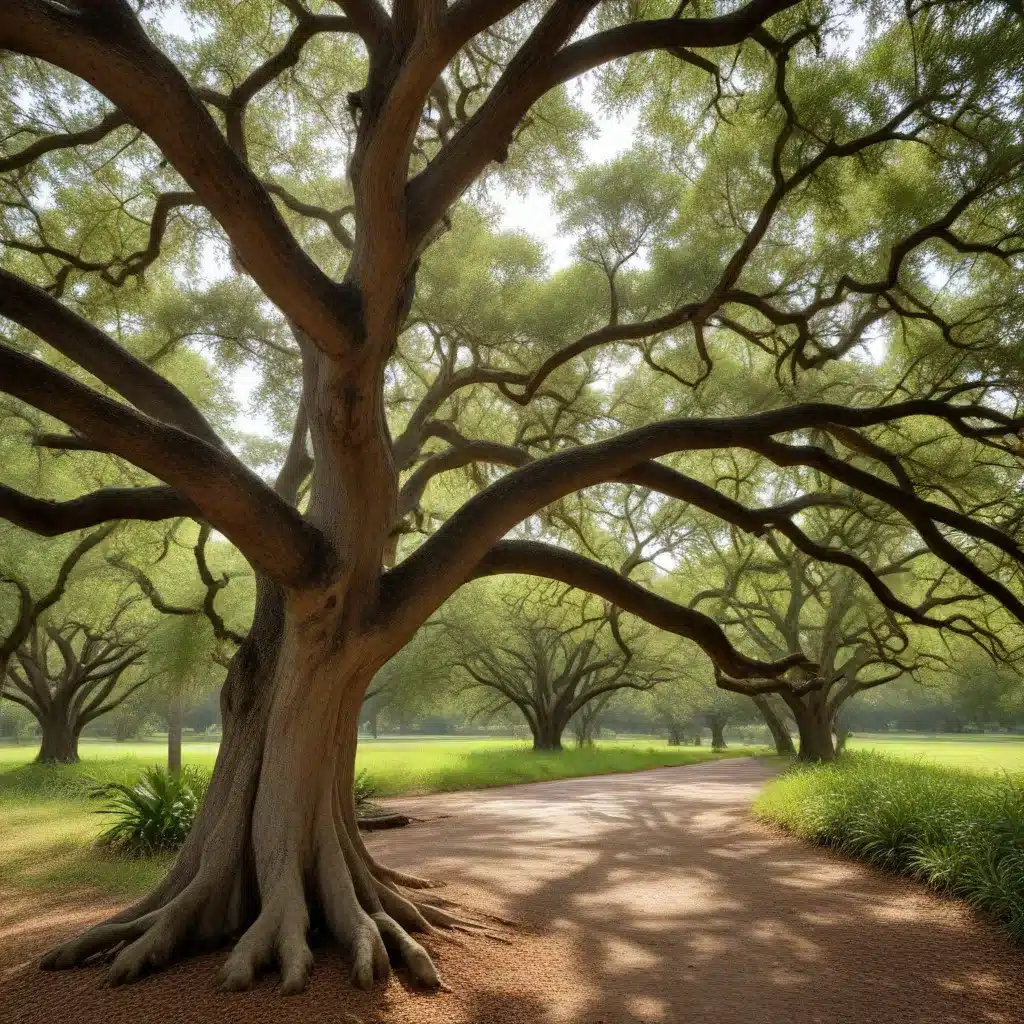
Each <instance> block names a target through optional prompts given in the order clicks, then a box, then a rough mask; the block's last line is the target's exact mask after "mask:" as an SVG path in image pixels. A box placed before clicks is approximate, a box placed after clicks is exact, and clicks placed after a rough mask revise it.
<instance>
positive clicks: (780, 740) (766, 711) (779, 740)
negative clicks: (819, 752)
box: [751, 694, 796, 754]
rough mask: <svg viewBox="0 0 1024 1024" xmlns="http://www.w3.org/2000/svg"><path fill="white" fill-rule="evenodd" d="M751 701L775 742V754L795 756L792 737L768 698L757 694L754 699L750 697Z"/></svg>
mask: <svg viewBox="0 0 1024 1024" xmlns="http://www.w3.org/2000/svg"><path fill="white" fill-rule="evenodd" d="M751 700H753V702H754V703H755V704H756V705H757V710H758V711H760V712H761V717H762V718H764V720H765V724H766V725H767V726H768V731H769V732H770V733H771V734H772V739H773V740H774V742H775V753H777V754H795V753H796V748H795V747H794V746H793V737H792V736H790V735H789V730H788V729H787V728H786V726H785V724H784V723H783V721H782V719H781V718H780V717H779V716H778V715H777V714H776V713H775V709H774V708H773V707H772V705H771V702H770V701H769V700H768V698H767V697H765V696H763V695H761V694H758V695H757V696H756V697H752V698H751Z"/></svg>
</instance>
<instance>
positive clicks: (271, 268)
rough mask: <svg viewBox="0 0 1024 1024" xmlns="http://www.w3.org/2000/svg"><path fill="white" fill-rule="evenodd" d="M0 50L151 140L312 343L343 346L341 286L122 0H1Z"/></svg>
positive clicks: (350, 325)
mask: <svg viewBox="0 0 1024 1024" xmlns="http://www.w3.org/2000/svg"><path fill="white" fill-rule="evenodd" d="M0 48H2V49H6V50H12V51H14V52H15V53H23V54H25V55H27V56H31V57H37V58H39V59H40V60H44V61H48V62H50V63H51V64H55V65H57V66H58V67H61V68H63V69H64V70H66V71H68V72H70V73H71V74H73V75H77V76H78V77H80V78H82V79H84V80H85V81H87V82H88V83H89V84H90V85H92V86H93V87H94V88H96V89H97V90H99V92H101V93H102V94H103V95H104V96H106V97H107V98H108V99H109V100H110V101H111V102H112V103H114V104H115V105H116V106H117V107H119V108H120V109H121V110H122V111H123V112H124V114H125V115H126V116H127V117H128V118H129V119H130V120H131V121H132V123H134V124H135V125H136V126H137V127H139V128H140V129H141V130H142V131H144V132H145V133H146V134H147V135H148V136H149V137H150V138H151V139H153V141H154V142H155V143H156V144H157V146H159V147H160V149H161V150H162V152H163V153H164V155H165V156H166V157H167V159H168V160H169V161H170V163H171V164H173V166H174V168H175V169H176V170H177V171H178V173H179V174H180V175H181V176H182V177H183V178H184V179H185V181H186V182H188V184H189V187H190V188H192V190H193V191H194V192H195V193H196V194H197V195H198V196H199V198H200V200H201V201H202V203H203V205H204V206H206V208H207V209H208V210H209V211H210V212H211V213H212V214H213V216H214V217H215V218H216V220H217V221H218V222H219V223H220V225H221V226H222V227H223V228H224V230H225V231H226V232H227V234H228V237H229V238H230V239H231V243H232V245H233V247H234V250H235V252H236V254H237V256H238V258H239V260H240V261H241V263H242V264H243V265H244V266H245V269H246V270H247V271H248V272H249V273H250V274H251V275H252V276H253V277H254V278H255V279H256V281H257V282H258V283H259V285H260V287H261V288H262V289H263V291H264V292H265V294H266V295H267V296H268V298H270V299H271V301H273V302H274V303H276V304H277V305H278V306H279V307H280V308H281V309H282V310H284V311H285V312H286V313H287V314H288V315H289V316H291V317H292V318H293V319H294V320H295V321H296V322H297V323H298V324H299V325H300V326H301V327H302V328H303V330H305V331H306V333H307V334H308V335H309V336H310V337H311V338H313V339H314V341H315V343H316V344H317V345H319V346H320V347H321V348H324V349H326V350H339V349H340V348H343V347H344V346H345V345H346V344H347V343H348V341H349V339H350V338H351V337H352V332H353V331H354V330H358V326H357V324H356V319H357V318H355V317H354V315H353V310H352V308H351V302H350V301H349V300H348V299H347V295H348V292H347V290H346V289H345V288H344V286H341V285H338V284H336V283H335V282H334V281H332V280H331V279H330V278H329V277H328V276H327V275H326V274H324V273H323V271H321V270H320V269H319V268H318V267H317V266H316V264H315V263H314V262H313V260H312V259H311V258H310V257H309V256H308V255H307V254H306V253H305V252H304V251H303V249H302V247H301V246H300V245H299V244H298V242H297V241H296V239H295V238H294V236H293V235H292V234H291V232H290V231H289V230H288V227H287V225H286V224H285V223H284V221H283V220H282V218H281V216H280V214H279V213H278V211H277V208H276V207H275V205H274V202H273V200H272V199H271V197H270V195H269V193H268V192H267V190H266V189H265V188H264V187H263V185H262V184H261V183H260V182H259V180H258V179H257V177H256V175H255V174H253V172H252V171H251V170H250V168H249V167H248V166H247V165H246V164H245V163H244V161H243V160H242V158H241V157H240V156H239V155H238V154H237V153H236V152H235V151H234V150H233V149H232V147H231V145H230V144H229V143H228V141H227V140H226V139H225V138H224V136H223V135H222V134H221V131H220V129H219V128H218V127H217V124H216V123H215V121H214V120H213V118H212V117H211V115H210V114H209V112H208V111H207V109H206V107H205V106H204V105H203V102H202V100H201V99H200V97H199V95H198V94H197V93H196V92H195V91H194V90H193V89H192V88H191V86H190V85H189V84H188V82H187V81H186V79H185V78H184V76H183V75H182V74H181V72H180V71H179V70H178V68H177V67H176V66H175V64H174V63H173V61H171V60H170V58H168V57H167V56H166V55H165V54H164V53H163V52H161V51H160V50H159V49H158V48H157V47H156V46H155V45H154V44H153V43H152V41H151V40H150V39H149V38H148V36H147V35H146V33H145V31H144V30H143V28H142V26H141V24H140V23H139V21H138V19H137V17H136V16H135V13H134V12H133V11H132V9H131V7H130V6H129V5H128V3H127V2H126V0H109V2H107V3H104V4H87V3H85V2H84V0H83V2H80V3H70V4H66V5H58V4H53V3H47V2H45V0H9V2H8V3H6V4H5V7H4V17H3V20H2V22H0Z"/></svg>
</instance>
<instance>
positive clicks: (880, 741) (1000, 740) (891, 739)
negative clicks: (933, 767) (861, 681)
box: [849, 733, 1024, 772]
mask: <svg viewBox="0 0 1024 1024" xmlns="http://www.w3.org/2000/svg"><path fill="white" fill-rule="evenodd" d="M849 749H850V750H876V751H878V753H880V754H887V755H889V756H890V757H898V758H900V759H901V760H922V761H930V762H932V763H934V764H942V765H948V766H950V767H953V768H966V769H969V770H971V771H985V772H988V771H997V772H1002V771H1007V772H1024V736H999V735H995V736H993V735H972V734H967V735H963V734H958V735H937V736H928V735H921V734H907V733H903V734H900V733H896V734H892V733H863V734H857V733H855V734H854V735H853V737H852V738H851V739H850V742H849Z"/></svg>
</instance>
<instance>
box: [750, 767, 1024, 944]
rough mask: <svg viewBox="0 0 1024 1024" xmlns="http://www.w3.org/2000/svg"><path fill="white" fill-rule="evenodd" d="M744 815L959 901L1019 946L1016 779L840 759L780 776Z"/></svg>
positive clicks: (1021, 870)
mask: <svg viewBox="0 0 1024 1024" xmlns="http://www.w3.org/2000/svg"><path fill="white" fill-rule="evenodd" d="M754 809H755V813H756V814H757V815H758V816H759V817H760V818H762V819H764V820H766V821H770V822H774V823H775V824H778V825H781V826H783V827H784V828H786V829H788V830H789V831H791V832H794V833H795V834H797V835H800V836H803V837H805V838H807V839H812V840H814V841H815V842H819V843H822V844H823V845H826V846H830V847H832V848H834V849H836V850H839V851H841V852H842V853H845V854H848V855H849V856H852V857H857V858H858V859H860V860H865V861H868V862H869V863H872V864H877V865H878V866H880V867H884V868H886V869H888V870H890V871H895V872H898V873H900V874H904V875H909V876H911V877H913V878H918V879H920V880H921V881H923V882H925V883H926V884H927V885H929V886H931V887H932V888H933V889H936V890H938V891H939V892H943V893H947V894H949V895H952V896H956V897H958V898H959V899H963V900H965V901H966V902H967V903H969V904H970V905H971V906H972V907H975V908H976V909H977V910H980V911H982V912H984V913H986V914H989V915H991V916H992V917H994V918H995V919H997V920H998V921H1000V922H1001V923H1002V924H1003V925H1004V926H1005V927H1006V929H1007V930H1008V931H1009V932H1010V934H1011V935H1012V936H1013V937H1014V938H1015V939H1016V940H1017V941H1024V778H1021V777H1019V776H1010V775H982V774H976V773H973V772H970V771H963V770H957V769H952V768H946V767H940V766H937V765H929V764H924V763H920V762H906V761H899V760H896V759H894V758H889V757H885V756H883V755H880V754H877V753H858V754H847V755H845V756H844V757H843V758H842V759H841V760H839V761H837V762H835V763H833V764H822V765H810V766H798V767H796V768H794V769H793V770H791V771H789V772H787V773H786V774H785V775H784V776H782V778H780V779H778V780H777V781H776V782H775V783H774V784H773V785H772V786H770V787H769V788H768V789H767V790H766V791H765V792H764V793H763V794H762V796H761V797H760V798H759V799H758V801H757V803H756V804H755V807H754Z"/></svg>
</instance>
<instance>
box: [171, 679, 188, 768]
mask: <svg viewBox="0 0 1024 1024" xmlns="http://www.w3.org/2000/svg"><path fill="white" fill-rule="evenodd" d="M184 718H185V698H184V696H183V695H182V694H180V693H174V694H171V699H170V703H169V705H168V708H167V771H168V772H169V773H170V774H171V775H173V776H175V778H177V776H179V775H180V774H181V731H182V723H183V721H184Z"/></svg>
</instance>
